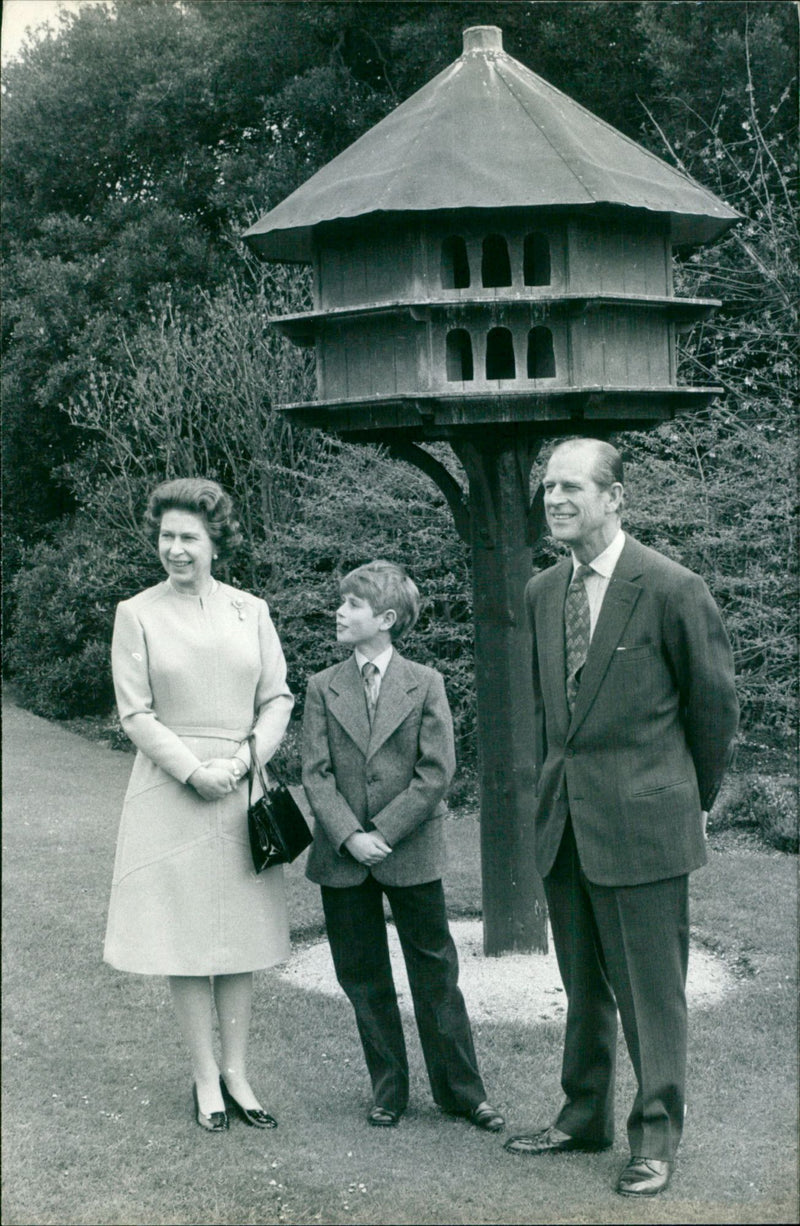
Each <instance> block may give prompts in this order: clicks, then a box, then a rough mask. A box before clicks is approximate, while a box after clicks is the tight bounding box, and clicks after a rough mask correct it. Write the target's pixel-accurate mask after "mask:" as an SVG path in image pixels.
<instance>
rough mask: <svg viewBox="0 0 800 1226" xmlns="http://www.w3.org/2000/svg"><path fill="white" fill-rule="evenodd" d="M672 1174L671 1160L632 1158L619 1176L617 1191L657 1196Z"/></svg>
mask: <svg viewBox="0 0 800 1226" xmlns="http://www.w3.org/2000/svg"><path fill="white" fill-rule="evenodd" d="M671 1174H672V1163H671V1162H663V1161H662V1160H661V1159H659V1158H631V1160H630V1162H629V1163H628V1165H627V1166H626V1167H625V1170H624V1171H623V1172H622V1174H621V1175H620V1177H619V1182H618V1183H617V1191H618V1192H619V1193H620V1195H621V1196H657V1195H658V1193H659V1192H663V1191H664V1189H665V1188H666V1186H667V1184H668V1183H669V1177H670V1175H671Z"/></svg>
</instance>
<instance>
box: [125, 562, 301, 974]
mask: <svg viewBox="0 0 800 1226" xmlns="http://www.w3.org/2000/svg"><path fill="white" fill-rule="evenodd" d="M112 669H113V674H114V686H115V690H116V695H117V705H118V707H119V713H120V719H121V721H122V726H123V728H124V729H125V731H126V733H127V734H128V736H129V737H130V739H131V740H132V741H133V743H134V744H135V745H136V746H137V749H138V753H137V755H136V760H135V762H134V764H133V771H132V773H131V778H130V783H129V785H128V790H127V794H126V796H125V803H124V806H123V811H122V821H121V825H120V830H119V838H118V841H117V853H116V860H115V864H114V877H113V884H112V890H111V903H110V907H109V915H108V927H107V931H106V941H105V949H104V955H103V956H104V958H105V960H106V961H107V962H110V963H111V965H112V966H114V967H117V968H118V969H119V970H123V971H132V972H134V973H138V974H143V975H202V976H205V975H223V974H236V973H240V972H245V971H252V970H256V969H258V968H263V967H268V966H272V965H274V964H275V963H276V962H280V961H282V960H283V959H285V958H286V957H287V956H288V953H289V924H288V918H287V912H286V900H285V896H284V886H283V868H282V867H277V868H273V869H268V870H267V871H266V872H264V873H262V874H260V875H257V874H256V873H255V872H254V870H253V866H252V861H251V859H250V850H249V844H248V837H247V782H246V781H245V782H243V783H241V784H239V786H238V787H237V788H236V790H235V791H233V792H231V793H230V794H229V795H227V796H225V797H224V798H223V799H221V800H217V801H207V800H203V799H202V798H201V797H200V796H199V795H198V793H197V792H196V791H195V790H194V788H193V787H191V786H190V785H189V784H187V782H186V780H187V779H188V778H189V776H190V775H191V774H192V772H193V771H194V770H196V769H197V767H198V766H200V765H201V763H202V762H203V761H205V760H207V759H209V758H215V757H231V756H232V755H233V754H234V753H235V752H236V750H237V748H238V747H239V746H240V745H241V744H242V742H243V741H244V740H245V739H246V737H247V735H248V733H250V732H251V731H253V732H255V736H256V746H257V752H258V756H259V758H260V760H261V761H262V762H265V761H267V760H268V759H269V758H270V757H271V756H272V754H273V753H274V752H275V750H276V749H277V747H278V745H279V743H280V740H281V738H282V736H283V734H284V731H285V729H286V725H287V723H288V721H289V715H290V713H291V709H292V704H293V699H292V696H291V694H290V692H289V690H288V689H287V686H286V663H285V661H284V657H283V652H282V650H281V645H280V642H279V640H278V636H277V633H276V631H275V627H274V626H273V624H272V619H271V618H270V615H269V610H268V608H267V605H266V604H265V603H264V601H263V600H260V599H258V598H257V597H255V596H251V595H249V594H248V593H247V592H241V591H239V590H237V589H236V588H233V587H229V586H228V585H227V584H225V583H219V582H217V581H216V580H213V581H212V588H211V591H210V593H209V594H208V595H207V596H204V597H199V596H192V595H186V594H183V593H180V592H178V591H176V590H175V589H174V588H173V587H172V586H171V584H170V583H169V581H166V582H164V583H160V584H158V585H157V586H156V587H152V588H148V589H147V590H146V591H143V592H140V593H139V594H138V595H137V596H134V597H133V598H132V599H130V600H124V601H122V603H121V604H120V605H119V606H118V608H117V615H116V621H115V624H114V639H113V646H112Z"/></svg>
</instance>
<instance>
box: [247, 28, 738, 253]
mask: <svg viewBox="0 0 800 1226" xmlns="http://www.w3.org/2000/svg"><path fill="white" fill-rule="evenodd" d="M597 205H616V206H623V207H627V208H633V209H645V210H648V211H649V212H653V213H659V214H662V215H663V214H668V215H669V216H670V217H671V222H672V241H673V243H674V244H675V245H680V244H694V243H703V242H708V241H709V240H711V239H714V238H716V237H718V236H719V235H720V234H721V233H722V232H723V231H724V230H726V229H727V228H728V226H730V225H731V224H732V223H733V222H734V221H735V220H736V219H737V217H738V214H737V213H736V212H735V211H734V210H733V209H731V208H729V207H728V206H727V205H726V204H724V203H723V202H722V201H721V200H719V199H718V198H717V197H716V196H715V195H714V194H713V193H712V192H710V191H708V190H707V189H706V188H704V187H702V186H700V184H698V183H695V182H694V181H693V180H692V179H690V178H688V177H687V176H686V175H684V174H682V173H680V171H677V170H675V169H673V167H671V166H668V165H667V163H666V162H663V161H662V160H661V159H660V158H658V157H656V156H655V155H654V154H652V153H649V152H648V151H647V150H646V149H643V148H642V147H641V145H637V144H636V142H635V141H632V140H630V139H629V138H628V137H627V136H624V135H623V134H622V133H621V132H618V131H617V130H616V128H612V127H611V126H610V124H607V123H605V122H604V121H603V120H602V119H598V118H597V116H596V115H593V114H592V113H591V112H590V111H587V110H586V109H585V108H584V107H582V106H580V105H579V104H578V103H577V102H574V101H573V100H572V99H571V98H569V97H567V95H566V94H563V93H562V92H561V91H560V90H558V89H555V88H554V86H552V85H550V84H548V82H547V81H545V80H544V79H543V78H542V77H539V76H537V75H536V73H534V72H531V71H530V70H529V69H528V68H526V67H525V66H524V65H523V64H520V63H519V62H518V61H517V60H515V59H513V58H512V57H511V56H510V55H507V54H506V53H505V52H504V51H503V46H502V32H501V31H500V30H499V29H498V28H497V27H496V26H474V27H472V28H471V29H468V30H465V31H464V50H463V54H462V55H461V56H459V58H458V59H457V60H456V61H455V62H454V63H453V64H451V65H450V67H449V68H445V69H444V71H443V72H440V73H439V74H438V76H436V77H434V78H433V80H431V81H429V82H428V84H427V85H424V86H423V87H422V89H420V90H418V91H417V93H415V94H413V95H412V96H411V97H410V98H408V99H407V100H406V101H405V102H403V103H401V105H400V106H398V107H397V108H396V109H395V110H394V111H392V112H391V113H390V114H389V115H387V116H386V117H385V118H384V119H382V120H381V121H380V123H377V124H376V125H375V126H374V127H373V128H370V129H369V131H368V132H365V133H364V135H363V136H361V137H359V139H358V140H357V141H355V142H354V143H353V144H352V145H350V146H349V147H348V148H347V149H345V150H343V152H342V153H340V154H339V155H338V156H337V157H335V158H334V159H333V160H332V161H330V162H328V163H327V165H325V166H323V167H322V169H321V170H319V171H317V173H316V174H315V175H312V177H311V178H310V179H309V180H308V181H307V182H306V183H304V184H303V185H302V186H301V187H299V188H298V189H297V190H296V191H294V192H292V194H291V195H290V196H287V198H286V199H285V200H284V201H282V203H281V204H279V205H278V206H277V207H276V208H274V209H272V210H271V211H270V212H269V213H267V214H265V216H264V217H262V218H261V219H260V220H259V221H258V222H256V224H255V225H254V226H251V227H250V229H249V230H247V231H246V233H245V235H244V238H245V239H246V240H247V241H248V242H249V243H250V245H251V246H252V247H253V248H254V249H255V250H257V251H258V252H259V253H260V254H262V255H264V256H265V257H267V258H268V259H279V260H307V259H310V258H311V251H312V247H311V232H312V230H313V228H314V227H315V226H317V225H319V224H320V223H322V222H326V221H336V220H342V219H345V218H357V217H367V216H368V215H370V214H380V213H395V214H396V213H419V212H428V211H432V210H439V209H505V208H519V207H523V208H538V207H547V208H552V207H554V206H555V207H571V208H583V207H593V206H597Z"/></svg>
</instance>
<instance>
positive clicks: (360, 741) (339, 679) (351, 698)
mask: <svg viewBox="0 0 800 1226" xmlns="http://www.w3.org/2000/svg"><path fill="white" fill-rule="evenodd" d="M387 676H388V672H387ZM328 688H329V689H330V692H331V698H330V702H329V704H328V707H329V710H330V712H331V714H332V715H333V716H334V717H335V718H336V719H337V720H338V721H339V723H340V724H341V725H342V727H343V728H344V730H345V732H346V733H347V735H348V736H349V737H350V739H351V740H352V741H354V742H355V744H356V745H357V746H358V748H359V749H360V750H361V752H362V753H363V754H364V756H365V757H366V753H367V747H368V746H369V739H370V726H369V716H368V715H367V702H366V698H365V696H364V682H363V680H362V678H361V674H360V673H359V671H358V665H357V664H356V658H355V656H352V655H351V656H350V657H349V659H347V660H344V661H343V662H342V664H341V666H340V667H339V669H338V670H337V671H336V672H335V673H334V675H333V677H332V678H331V680H330V681H329V682H328Z"/></svg>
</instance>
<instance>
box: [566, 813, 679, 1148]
mask: <svg viewBox="0 0 800 1226" xmlns="http://www.w3.org/2000/svg"><path fill="white" fill-rule="evenodd" d="M688 881H689V879H688V876H687V875H683V876H680V877H671V878H668V879H667V880H665V881H654V882H651V883H648V884H646V885H636V886H617V887H614V886H598V885H594V884H593V883H592V882H590V881H588V880H587V878H586V875H585V874H584V872H583V870H582V869H581V865H580V861H579V858H578V850H577V847H576V844H575V836H574V834H573V831H572V825H571V823H570V821H569V820H568V821H567V826H566V829H565V832H564V837H563V839H562V841H561V845H560V847H559V851H558V855H557V857H556V860H555V863H554V865H553V869H552V871H551V872H550V873H549V874H548V876H547V877H546V878H545V880H544V885H545V892H546V895H547V902H548V906H549V908H550V919H551V923H552V928H553V940H554V943H555V949H556V956H557V958H558V965H559V969H560V971H561V977H562V979H563V981H564V987H565V990H566V993H567V1002H568V1008H567V1029H566V1038H565V1043H564V1060H563V1065H562V1077H561V1084H562V1087H563V1090H564V1093H565V1095H566V1100H567V1101H566V1103H565V1104H564V1106H563V1108H562V1110H561V1112H560V1114H559V1116H558V1119H557V1121H556V1124H557V1126H558V1127H559V1128H560V1129H562V1131H564V1132H566V1133H569V1135H570V1136H572V1137H576V1138H580V1139H582V1140H584V1141H587V1142H591V1143H593V1144H598V1145H604V1144H609V1143H610V1142H611V1140H612V1138H613V1134H614V1114H613V1113H614V1065H615V1056H616V1045H617V1008H619V1015H620V1018H621V1020H622V1027H623V1031H624V1034H625V1039H626V1042H627V1046H628V1052H629V1054H630V1057H631V1062H632V1064H633V1068H634V1071H635V1073H636V1080H637V1084H638V1091H637V1094H636V1098H635V1101H634V1105H633V1110H632V1111H631V1114H630V1116H629V1118H628V1139H629V1142H630V1148H631V1154H632V1155H634V1156H636V1157H645V1158H658V1159H661V1160H666V1161H671V1160H672V1159H673V1158H674V1155H675V1151H676V1149H677V1147H678V1142H679V1141H680V1137H681V1131H682V1129H683V1117H684V1102H685V1083H686V1043H687V1016H686V992H685V987H686V970H687V965H688V956H689V890H688Z"/></svg>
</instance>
